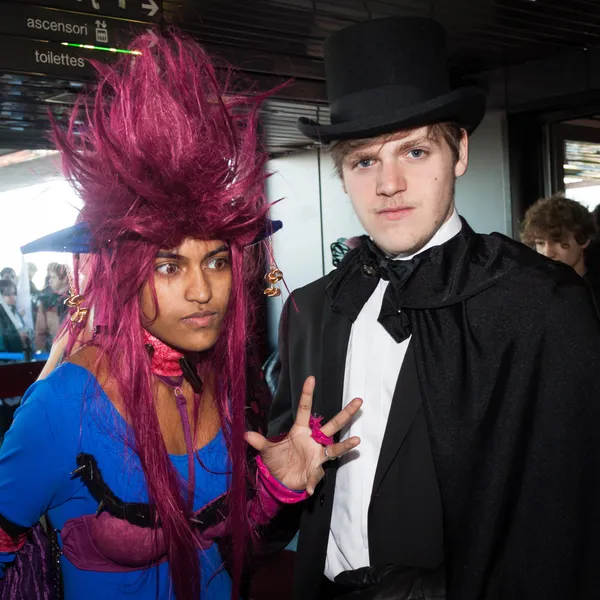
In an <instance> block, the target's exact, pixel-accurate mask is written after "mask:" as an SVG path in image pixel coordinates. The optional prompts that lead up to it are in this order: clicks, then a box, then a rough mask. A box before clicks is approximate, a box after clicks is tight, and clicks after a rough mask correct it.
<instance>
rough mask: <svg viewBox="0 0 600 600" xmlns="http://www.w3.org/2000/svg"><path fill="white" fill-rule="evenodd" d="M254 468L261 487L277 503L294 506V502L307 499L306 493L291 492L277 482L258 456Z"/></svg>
mask: <svg viewBox="0 0 600 600" xmlns="http://www.w3.org/2000/svg"><path fill="white" fill-rule="evenodd" d="M256 467H257V471H258V479H259V482H260V483H262V485H263V487H264V488H265V490H266V491H267V492H269V494H271V496H273V497H274V498H275V499H276V500H277V501H279V502H281V503H283V504H295V503H296V502H302V500H306V498H308V492H307V491H306V490H304V491H296V490H291V489H290V488H288V487H286V486H285V485H283V483H281V481H278V480H277V479H276V478H275V477H273V475H271V472H270V471H269V469H268V468H267V465H265V463H264V462H263V460H262V458H261V457H260V456H257V457H256Z"/></svg>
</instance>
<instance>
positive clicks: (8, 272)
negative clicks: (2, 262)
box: [0, 267, 17, 283]
mask: <svg viewBox="0 0 600 600" xmlns="http://www.w3.org/2000/svg"><path fill="white" fill-rule="evenodd" d="M1 279H8V280H9V281H12V282H13V283H17V273H16V271H15V270H14V269H13V268H11V267H4V269H2V271H0V280H1Z"/></svg>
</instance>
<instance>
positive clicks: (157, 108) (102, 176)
mask: <svg viewBox="0 0 600 600" xmlns="http://www.w3.org/2000/svg"><path fill="white" fill-rule="evenodd" d="M132 49H135V50H138V51H139V52H141V54H140V55H139V56H135V57H134V58H132V57H130V56H128V57H126V58H124V59H121V60H120V61H119V62H118V63H116V65H114V66H107V65H101V64H96V65H95V66H96V69H97V70H98V73H99V81H98V84H97V87H96V88H95V91H94V93H93V95H91V97H90V99H89V101H88V102H85V101H83V100H84V99H82V100H81V101H80V102H79V104H78V105H77V107H76V109H75V110H74V111H73V113H72V115H71V119H70V121H69V125H68V127H66V128H61V127H59V126H58V125H56V124H54V127H53V132H54V133H53V136H54V141H55V143H56V146H57V147H58V148H59V149H60V151H61V152H62V157H63V168H64V172H65V174H66V175H67V176H68V177H69V179H70V180H71V182H72V183H73V185H74V186H75V187H76V189H77V190H78V191H79V193H80V195H81V197H82V198H83V200H84V208H83V209H82V212H81V220H84V221H86V222H87V223H88V224H89V225H90V229H91V231H92V235H93V241H94V246H95V253H94V255H93V256H92V257H91V259H90V261H89V264H88V265H86V271H88V272H89V277H88V283H87V285H86V289H85V298H86V305H88V306H93V308H94V311H95V317H94V321H95V323H96V324H101V325H102V328H101V331H100V333H98V334H97V335H96V337H95V338H94V343H95V344H96V345H97V346H98V348H99V356H98V362H99V363H100V361H105V363H106V364H107V365H108V367H109V369H110V371H109V372H110V373H111V376H112V378H114V381H115V382H116V384H117V386H118V390H119V393H120V397H121V401H122V402H123V406H124V408H125V411H126V416H127V419H128V421H129V423H130V424H131V427H132V430H133V433H134V439H135V449H136V452H137V454H138V456H139V459H140V461H141V464H142V467H143V470H144V473H145V477H146V481H147V484H148V491H149V497H150V501H151V502H152V503H154V504H155V506H156V508H157V511H158V515H159V518H160V521H161V525H162V528H163V531H164V535H165V539H166V542H167V547H168V555H169V568H170V573H171V579H172V582H173V587H174V590H175V594H176V597H177V598H178V600H188V599H191V598H198V594H199V589H200V569H199V564H198V560H197V553H198V550H197V546H196V541H195V538H194V535H193V533H192V530H191V528H190V523H189V519H188V517H189V515H188V509H187V506H186V502H185V500H184V494H183V491H184V490H183V486H182V482H181V480H180V478H179V476H178V473H177V471H176V469H175V468H174V467H173V465H172V463H171V461H170V459H169V456H168V453H167V449H166V446H165V443H164V441H163V438H162V435H161V431H160V428H159V423H158V418H157V415H156V410H155V405H154V402H153V392H152V373H151V371H150V362H149V360H148V357H147V354H146V351H145V349H144V341H143V337H142V326H141V322H142V321H141V318H142V314H141V307H140V300H139V297H140V291H141V289H142V288H143V286H144V285H145V284H146V283H147V282H148V281H153V279H152V278H153V267H154V260H155V257H156V253H157V251H158V250H159V249H161V248H163V249H164V248H176V247H177V246H178V245H180V244H181V243H182V242H183V240H184V239H186V238H189V237H191V238H196V239H212V240H215V239H216V240H224V241H226V242H227V243H229V245H230V248H231V257H232V281H233V283H232V290H231V298H230V303H229V309H228V313H227V315H226V318H225V320H224V323H223V328H222V331H221V334H220V336H219V338H218V340H217V343H216V345H215V347H214V348H213V349H211V350H210V351H209V352H207V353H205V355H204V356H202V357H201V361H202V367H205V366H209V367H210V369H211V371H212V373H213V376H214V380H215V384H216V385H215V398H216V401H217V403H218V406H219V411H220V415H221V423H222V429H223V433H224V435H225V439H226V444H227V449H228V453H229V458H230V461H231V466H232V476H231V480H230V493H229V514H230V517H229V520H230V528H229V529H230V531H231V535H232V540H231V542H232V544H231V546H232V548H233V575H234V576H233V592H232V598H237V597H239V591H240V579H241V572H242V569H243V563H244V558H245V549H246V548H247V547H248V542H249V541H250V540H251V539H252V538H253V531H252V526H251V524H250V522H249V519H248V514H247V510H246V487H247V481H248V477H249V469H248V462H247V454H246V450H247V447H246V442H245V440H244V433H245V430H246V422H245V405H246V373H245V369H244V368H241V366H242V365H245V364H246V363H247V349H246V343H247V339H248V338H249V337H250V335H251V328H252V320H253V307H252V302H251V298H250V295H251V294H250V283H251V279H252V278H253V277H254V275H255V273H256V270H255V269H254V268H253V267H254V264H253V262H252V260H251V259H250V258H249V252H247V251H246V249H245V247H246V246H247V245H248V244H249V243H250V242H251V241H252V240H253V239H254V238H255V237H256V236H257V235H258V233H259V232H260V231H261V229H262V228H263V226H264V224H265V216H266V213H267V211H268V208H269V207H268V204H267V201H266V199H265V197H264V178H265V175H264V163H265V159H266V155H265V154H264V153H263V152H262V151H261V149H260V148H259V144H258V138H257V118H258V109H259V105H260V101H261V100H262V99H263V97H254V98H252V97H248V96H247V95H244V96H242V95H240V94H236V93H233V92H232V91H231V86H230V85H229V82H228V80H229V79H230V76H231V74H230V73H229V72H224V73H223V75H224V77H223V78H221V80H220V78H219V77H218V76H217V73H216V71H215V68H214V66H213V64H212V62H211V60H210V59H209V57H208V56H207V54H206V53H205V52H204V51H203V50H202V48H201V47H200V46H198V45H197V44H196V43H195V42H193V41H190V40H188V39H186V38H183V37H181V36H179V35H177V34H173V33H171V34H169V35H168V36H166V37H159V38H157V37H156V36H154V35H151V34H150V35H148V34H147V35H144V36H141V37H140V38H138V39H137V40H135V42H134V43H133V45H132ZM223 80H224V81H223ZM221 81H222V82H221ZM81 111H83V116H84V119H83V125H82V124H81V120H80V118H79V116H80V114H81ZM75 271H76V273H75V281H77V279H78V277H77V275H78V274H77V271H78V264H77V262H76V265H75ZM80 331H81V326H79V328H77V327H76V328H75V329H72V330H71V332H70V342H69V349H70V348H71V347H72V346H73V343H74V340H75V337H76V336H77V334H78V333H79V332H80ZM197 412H198V411H197V410H196V411H195V413H196V414H197ZM195 425H197V423H194V424H193V427H195Z"/></svg>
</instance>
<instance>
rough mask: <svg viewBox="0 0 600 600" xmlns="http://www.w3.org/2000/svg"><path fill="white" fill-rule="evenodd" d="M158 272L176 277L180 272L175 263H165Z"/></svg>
mask: <svg viewBox="0 0 600 600" xmlns="http://www.w3.org/2000/svg"><path fill="white" fill-rule="evenodd" d="M156 271H157V272H158V273H161V274H162V275H175V273H177V271H179V267H178V266H177V265H176V264H175V263H164V264H162V265H158V267H156Z"/></svg>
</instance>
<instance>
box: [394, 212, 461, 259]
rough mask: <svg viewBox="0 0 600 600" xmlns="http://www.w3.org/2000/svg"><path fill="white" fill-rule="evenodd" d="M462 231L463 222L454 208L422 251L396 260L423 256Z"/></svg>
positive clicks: (398, 257)
mask: <svg viewBox="0 0 600 600" xmlns="http://www.w3.org/2000/svg"><path fill="white" fill-rule="evenodd" d="M461 229H462V221H461V220H460V217H459V216H458V213H457V212H456V208H454V209H453V211H452V214H451V215H450V218H449V219H448V220H447V221H446V222H445V223H444V224H443V225H442V226H441V227H440V228H439V229H438V230H437V231H436V232H435V234H434V236H433V237H432V238H431V239H430V240H429V241H428V242H427V243H426V244H425V245H424V246H423V247H422V248H421V249H420V250H418V251H417V252H415V253H414V254H410V255H409V256H397V257H396V258H394V260H410V259H411V258H413V256H416V255H417V254H421V252H425V250H429V248H433V247H434V246H441V245H442V244H445V243H446V242H447V241H448V240H450V239H452V238H453V237H454V236H455V235H457V234H458V233H459V231H460V230H461Z"/></svg>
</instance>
